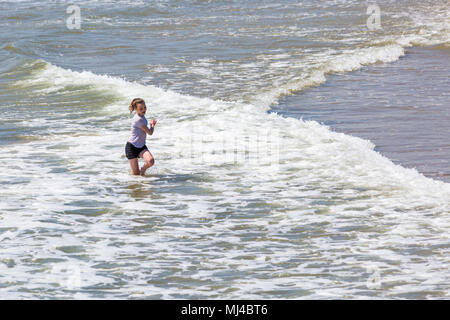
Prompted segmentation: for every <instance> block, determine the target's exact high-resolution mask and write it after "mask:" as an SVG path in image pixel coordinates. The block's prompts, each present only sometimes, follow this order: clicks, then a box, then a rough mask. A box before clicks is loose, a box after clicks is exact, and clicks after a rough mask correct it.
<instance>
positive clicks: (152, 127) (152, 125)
mask: <svg viewBox="0 0 450 320" xmlns="http://www.w3.org/2000/svg"><path fill="white" fill-rule="evenodd" d="M155 124H156V120H152V121H150V128H149V127H147V126H146V125H142V127H141V129H142V130H144V131H145V133H147V134H149V135H152V134H153V130H154V128H155Z"/></svg>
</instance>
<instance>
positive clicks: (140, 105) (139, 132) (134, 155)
mask: <svg viewBox="0 0 450 320" xmlns="http://www.w3.org/2000/svg"><path fill="white" fill-rule="evenodd" d="M128 108H129V109H130V113H133V111H136V114H135V115H134V117H133V119H132V121H131V137H130V139H129V140H128V141H127V144H126V146H125V155H126V156H127V158H128V160H129V161H130V167H131V172H132V174H133V175H139V174H140V175H141V176H143V175H145V171H146V170H147V169H148V168H150V167H151V166H153V164H154V163H155V159H154V158H153V155H152V154H151V153H150V151H149V150H148V148H147V146H146V145H145V139H146V137H147V133H148V134H149V135H152V134H153V131H154V128H155V125H156V120H154V119H153V120H151V121H150V128H149V127H147V125H148V121H147V119H146V118H145V112H146V111H147V106H146V105H145V101H144V100H143V99H141V98H135V99H133V101H131V103H130V106H129V107H128ZM138 158H143V159H144V160H145V164H144V165H143V166H142V168H141V169H140V170H139V162H138Z"/></svg>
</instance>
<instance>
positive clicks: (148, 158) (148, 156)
mask: <svg viewBox="0 0 450 320" xmlns="http://www.w3.org/2000/svg"><path fill="white" fill-rule="evenodd" d="M139 157H140V158H143V159H144V160H145V164H144V165H143V166H142V168H141V176H143V175H145V171H146V170H147V169H148V168H150V167H151V166H152V165H154V164H155V158H153V155H152V154H151V153H150V151H148V150H144V151H142V152H141V153H140V154H139Z"/></svg>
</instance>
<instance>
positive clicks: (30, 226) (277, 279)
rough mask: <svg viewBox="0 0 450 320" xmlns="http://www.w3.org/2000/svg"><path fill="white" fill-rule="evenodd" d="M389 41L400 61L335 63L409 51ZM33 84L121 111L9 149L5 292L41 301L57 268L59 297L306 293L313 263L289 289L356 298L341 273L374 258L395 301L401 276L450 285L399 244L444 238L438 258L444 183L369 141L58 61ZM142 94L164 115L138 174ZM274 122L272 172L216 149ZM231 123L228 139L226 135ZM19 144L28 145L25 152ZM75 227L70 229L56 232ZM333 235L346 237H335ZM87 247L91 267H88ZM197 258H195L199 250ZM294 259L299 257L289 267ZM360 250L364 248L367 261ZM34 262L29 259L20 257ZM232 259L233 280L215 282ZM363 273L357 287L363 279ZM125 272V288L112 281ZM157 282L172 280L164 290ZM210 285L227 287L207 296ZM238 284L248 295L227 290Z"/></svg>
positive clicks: (444, 226)
mask: <svg viewBox="0 0 450 320" xmlns="http://www.w3.org/2000/svg"><path fill="white" fill-rule="evenodd" d="M392 49H394V50H397V51H396V53H395V54H391V55H384V54H385V50H386V48H377V49H370V50H367V51H368V52H370V53H371V54H372V56H371V57H367V52H365V53H366V55H365V54H361V55H359V56H360V57H363V58H362V59H361V58H360V60H358V62H354V61H353V57H354V55H346V56H344V58H341V59H340V60H336V61H340V63H337V62H336V61H334V62H333V63H331V64H330V66H329V68H330V69H329V70H332V69H333V68H334V69H333V70H337V69H338V68H341V69H340V70H349V69H350V70H351V69H353V68H357V67H358V66H359V65H361V63H364V62H370V61H375V60H376V59H379V58H380V57H384V59H394V58H395V56H396V55H399V54H401V53H402V50H401V48H397V47H392V48H390V50H392ZM363 52H364V51H363ZM337 66H338V67H337ZM50 75H51V76H50ZM27 83H28V84H32V85H36V84H39V86H38V87H40V88H41V87H42V86H46V87H47V88H54V87H57V88H58V94H60V95H62V96H64V95H65V94H66V93H70V90H75V89H76V86H86V85H87V86H88V87H87V89H85V90H87V91H86V94H95V93H96V92H105V91H108V92H111V93H114V95H115V96H117V97H118V98H117V101H116V102H114V103H112V104H109V105H107V106H105V107H104V111H105V112H106V113H107V115H108V116H109V117H111V118H114V119H116V120H112V121H108V122H105V125H104V126H103V127H102V126H99V128H98V129H97V130H95V131H94V129H93V128H90V129H87V131H89V132H83V130H82V126H81V125H77V124H79V123H81V122H82V121H85V120H84V119H83V117H82V115H81V116H80V117H79V118H77V119H73V120H72V124H69V125H67V126H66V131H65V132H64V133H62V132H61V133H58V134H56V135H53V134H50V135H48V136H47V137H44V139H43V140H38V141H33V142H30V143H27V144H20V145H6V146H2V151H4V152H2V153H1V156H0V157H1V158H0V161H1V163H2V166H6V164H7V163H14V166H10V168H9V170H8V171H3V172H2V173H1V175H0V179H1V180H2V181H8V180H9V181H19V179H24V177H26V180H27V181H24V182H22V183H19V184H17V183H16V184H10V185H5V187H4V189H3V190H2V191H1V194H2V198H3V199H8V200H7V201H2V202H1V204H0V206H1V207H0V211H1V212H2V214H1V223H2V225H3V226H7V227H8V230H6V232H5V231H4V232H3V233H2V251H1V254H0V260H1V261H3V262H4V264H0V265H1V266H5V265H8V264H10V265H11V264H15V265H16V267H14V268H13V269H10V268H7V267H5V268H2V275H4V276H7V277H9V279H10V281H11V283H16V285H10V286H8V287H7V288H6V289H2V291H3V292H4V294H9V295H10V297H18V298H24V297H32V296H33V294H35V292H36V290H39V288H42V286H45V283H48V279H49V277H50V278H52V279H53V280H52V282H54V283H57V284H58V285H59V288H60V290H63V291H61V292H60V296H61V297H63V296H66V295H67V293H64V290H72V291H74V292H79V293H78V295H79V297H84V298H86V297H88V298H89V297H92V296H91V295H90V294H88V293H87V292H88V291H79V290H77V288H76V287H77V286H80V288H90V287H95V286H97V287H105V288H111V290H112V291H110V292H114V290H116V289H117V288H119V287H120V294H122V295H124V296H128V297H129V296H134V297H151V296H158V295H159V294H162V295H163V297H165V298H173V297H179V295H182V296H184V297H189V296H201V295H202V294H203V293H204V295H205V296H211V297H215V296H216V295H220V296H222V297H224V296H226V297H229V298H237V297H241V296H246V297H254V298H257V297H264V296H265V292H270V291H271V290H275V289H276V288H278V289H277V290H280V288H283V287H289V286H293V287H296V286H297V282H298V281H300V278H301V277H300V278H299V276H298V274H308V273H313V274H322V275H323V276H322V277H312V278H311V277H310V278H309V280H308V281H307V284H305V286H304V287H303V290H304V292H303V293H301V292H302V291H298V292H297V295H295V296H297V297H298V296H301V295H302V294H304V295H305V296H309V297H316V298H325V297H336V296H339V295H340V294H342V293H343V292H346V294H347V295H349V296H353V295H358V294H359V296H360V295H361V293H360V292H359V290H356V289H352V286H350V287H348V288H347V287H346V286H345V284H346V280H345V278H346V276H347V275H352V274H354V273H355V272H357V271H356V270H359V269H361V270H366V268H368V267H370V266H372V265H376V266H378V268H379V269H380V270H382V280H383V283H385V284H386V283H394V282H395V283H405V285H397V286H394V287H392V288H391V289H387V291H386V297H387V296H389V295H395V294H402V293H403V292H406V291H408V290H410V289H409V288H408V284H407V283H411V280H412V279H414V281H420V282H423V284H422V286H421V288H422V289H423V290H426V289H427V288H432V287H434V286H436V283H435V282H424V280H425V279H424V276H423V275H424V274H428V275H429V276H430V277H436V279H438V278H439V279H441V280H442V281H447V280H448V274H447V268H446V267H445V263H444V262H443V261H442V262H439V261H438V260H435V262H434V263H432V264H430V263H428V262H427V260H422V262H421V260H420V259H419V260H417V259H416V260H414V259H415V257H418V255H420V252H419V251H417V252H416V253H414V254H411V255H410V256H405V255H404V250H407V248H408V247H412V246H416V245H417V242H418V241H419V239H420V242H421V244H422V246H423V247H424V249H425V248H431V247H437V248H442V249H441V251H440V254H441V255H442V259H444V257H445V254H446V249H445V247H443V246H444V244H445V243H447V242H448V236H446V230H448V227H449V224H448V218H447V214H448V212H449V210H450V204H449V200H448V199H450V185H449V184H445V183H443V182H439V181H434V180H432V179H428V178H426V177H424V176H423V175H421V174H419V173H418V172H416V171H415V170H413V169H405V168H403V167H401V166H398V165H394V164H393V163H392V162H391V161H390V160H389V159H387V158H385V157H383V156H381V155H380V154H378V153H377V152H375V151H374V150H373V147H374V146H373V144H372V143H370V142H369V141H366V140H362V139H359V138H356V137H352V136H349V135H345V134H342V133H336V132H333V131H332V130H330V129H329V128H327V127H325V126H323V125H320V124H318V123H317V122H313V121H302V120H299V119H294V118H284V117H282V116H280V115H277V114H273V113H271V114H270V113H267V112H266V110H262V109H261V107H260V106H255V105H250V104H243V103H233V102H224V101H214V100H211V99H207V98H197V97H192V96H188V95H181V94H178V93H175V92H172V91H169V90H161V89H159V88H157V87H154V86H151V85H142V84H139V83H130V82H128V81H125V80H123V79H120V78H114V77H109V76H101V75H95V74H93V73H91V72H73V71H70V70H66V69H63V68H59V67H57V66H54V65H51V64H46V67H45V68H44V69H43V70H41V71H39V72H38V73H36V74H35V75H34V76H33V77H32V78H31V79H28V80H26V81H24V82H22V83H21V84H20V85H21V86H26V85H27ZM74 88H75V89H74ZM136 96H139V97H142V98H144V99H146V100H147V101H148V102H149V105H150V106H151V107H150V109H149V113H150V114H149V116H148V117H149V118H150V117H153V116H154V117H155V118H156V119H158V124H157V129H156V131H155V134H154V135H153V136H151V137H149V139H148V146H149V147H150V150H151V151H152V153H153V154H154V156H155V158H156V166H155V167H154V168H152V169H151V170H150V175H152V172H153V177H152V178H151V179H148V178H142V177H138V178H136V177H132V176H130V175H129V174H128V172H127V171H128V170H129V169H128V163H127V161H126V159H125V158H124V156H123V148H124V144H125V141H126V139H127V137H128V133H129V132H128V131H129V129H128V126H129V118H128V117H127V116H126V114H127V104H128V103H129V101H130V100H131V98H133V97H136ZM122 114H123V116H120V115H122ZM47 121H50V122H51V121H52V120H51V119H47ZM269 126H270V128H271V130H274V131H275V130H276V131H277V132H278V133H279V141H278V142H277V147H278V150H279V158H278V159H279V163H278V168H277V170H276V171H271V170H270V166H268V164H267V162H265V161H264V160H265V159H264V158H262V159H261V162H260V163H255V162H250V161H246V160H245V157H244V158H241V159H240V161H237V162H236V163H231V164H230V163H224V161H223V159H222V158H221V157H217V156H215V155H214V154H213V151H214V152H216V151H226V152H230V151H233V152H234V150H237V151H238V152H244V153H245V152H248V153H249V154H250V155H252V153H254V152H256V151H255V150H254V149H252V148H249V147H248V145H247V144H246V143H245V141H246V139H247V138H248V137H249V136H252V135H254V136H260V137H263V136H265V135H267V133H268V128H269ZM67 129H68V130H67ZM56 132H58V131H57V130H56ZM223 132H225V133H228V135H225V137H227V136H228V137H230V139H231V140H232V142H233V143H231V144H227V143H225V144H224V143H223V137H224V136H223V135H222V133H223ZM53 146H65V148H64V149H63V151H58V149H51V147H53ZM229 149H232V150H229ZM199 150H200V151H202V152H204V157H203V159H202V161H199V160H198V157H196V158H191V154H195V155H198V151H199ZM18 152H20V155H23V158H22V159H21V161H19V162H18V161H16V160H17V155H18V154H19V153H18ZM50 159H53V160H56V162H55V161H50ZM58 169H59V170H58ZM63 169H64V170H63ZM61 170H62V171H61ZM155 173H156V174H155ZM18 190H20V192H18ZM19 203H20V204H21V205H20V206H18V205H17V204H19ZM37 230H38V232H39V233H38V234H36V231H37ZM241 230H245V232H244V233H243V232H242V231H241ZM299 230H301V232H302V237H301V238H298V232H299ZM67 232H70V234H71V235H72V236H71V238H67V237H65V238H59V237H60V235H61V234H65V233H67ZM430 232H431V235H430ZM308 235H309V236H308ZM339 235H340V236H341V237H345V239H346V240H345V241H330V237H331V238H332V237H336V236H339ZM371 237H376V239H377V240H376V242H374V241H372V240H371ZM31 238H32V244H31V242H30V241H31ZM287 239H290V240H289V241H288V242H286V240H287ZM295 239H297V240H295ZM24 243H28V245H26V246H24V245H23V244H24ZM243 243H245V246H243ZM189 244H190V245H189ZM67 246H69V247H70V246H72V247H74V249H73V250H75V253H73V254H63V255H61V250H70V249H64V248H65V247H67ZM60 247H62V249H58V248H60ZM6 248H8V249H6ZM31 248H35V249H31ZM77 248H81V249H77ZM277 248H278V249H277ZM398 248H402V250H403V251H402V250H400V251H398ZM3 249H5V250H3ZM349 249H352V250H354V251H355V250H356V251H355V252H356V254H355V253H354V254H353V255H352V257H351V258H350V257H345V254H344V255H343V254H342V252H344V253H345V252H346V251H347V250H349ZM77 250H81V251H77ZM417 250H418V249H417ZM319 252H320V255H317V253H319ZM77 255H81V256H82V257H84V258H83V259H84V261H87V262H82V263H81V262H79V261H78V259H77V258H76V256H77ZM196 255H198V257H199V258H198V259H193V258H192V257H193V256H196ZM186 256H190V257H191V258H190V259H188V260H186ZM247 256H248V257H250V258H243V257H247ZM252 256H254V258H252ZM300 256H303V258H302V259H304V262H303V263H300V264H298V263H294V264H292V262H290V261H291V260H292V259H294V258H295V257H300ZM358 256H359V257H362V258H361V259H359V258H358ZM308 257H309V258H308ZM363 257H367V258H369V257H370V263H369V262H367V261H366V260H365V258H363ZM8 259H9V260H8ZM24 259H25V260H26V259H29V261H30V262H29V263H23V262H20V261H24ZM248 259H250V260H248ZM439 259H440V258H439ZM46 261H48V262H46ZM42 264H46V265H48V266H49V267H48V268H47V269H46V270H45V271H43V272H41V273H37V274H34V275H33V279H34V280H33V281H31V282H30V285H29V287H28V289H29V292H28V293H19V291H17V290H16V288H17V286H21V285H22V286H23V284H21V281H22V280H23V279H24V278H27V276H26V275H27V274H29V273H30V272H31V271H32V270H33V269H34V268H36V267H37V266H42ZM291 264H292V266H291V267H289V266H290V265H291ZM199 266H200V267H199ZM411 266H413V267H412V268H411ZM230 269H233V270H235V271H236V273H235V274H236V275H234V276H233V275H232V276H231V278H228V281H227V285H221V284H220V283H221V281H223V279H224V278H223V277H224V276H225V277H226V275H227V274H228V272H229V270H230ZM256 269H262V270H266V271H264V273H260V276H259V278H258V280H257V281H254V280H251V279H250V280H245V281H244V280H242V279H244V278H245V276H244V275H245V274H254V273H255V270H256ZM67 270H69V271H67ZM74 272H75V275H74ZM365 272H366V271H361V274H362V275H361V280H360V282H361V284H362V285H365V283H366V281H367V277H368V276H369V275H364V274H365ZM78 276H79V277H81V278H80V280H78V278H77V277H78ZM123 277H126V278H127V279H128V280H127V281H128V283H127V285H126V286H121V285H120V284H118V283H117V281H116V279H122V278H123ZM171 277H174V279H178V280H176V281H177V283H178V284H177V285H175V286H171V285H170V283H171V282H170V281H171V280H170V279H171ZM159 278H163V279H166V280H165V283H166V285H165V287H164V290H161V287H160V284H158V280H157V279H159ZM331 279H334V280H331ZM336 282H339V283H341V284H342V285H341V287H340V288H339V289H333V286H332V283H336ZM183 283H185V284H183ZM214 283H218V284H217V287H216V288H215V289H214V290H211V286H212V285H213V284H214ZM302 283H304V281H303V280H302ZM189 284H192V285H189ZM230 287H234V288H238V289H237V290H236V291H231V292H228V291H227V289H228V288H230ZM326 287H328V288H326ZM74 288H75V289H74ZM324 288H326V289H324ZM346 288H347V289H346ZM353 288H354V286H353ZM297 290H300V289H299V288H298V289H297ZM83 292H84V293H83Z"/></svg>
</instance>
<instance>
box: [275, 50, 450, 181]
mask: <svg viewBox="0 0 450 320" xmlns="http://www.w3.org/2000/svg"><path fill="white" fill-rule="evenodd" d="M448 61H450V51H449V49H448V48H443V47H426V48H411V49H407V50H406V55H405V56H403V57H401V58H400V60H399V61H396V62H394V63H388V64H376V65H373V66H367V67H364V68H362V69H360V70H358V71H355V72H351V73H347V74H336V75H332V76H329V77H328V79H327V82H326V83H325V84H323V85H321V86H318V87H314V88H310V89H308V90H305V91H304V92H302V93H300V94H297V95H292V96H286V97H284V98H283V99H281V100H280V101H279V103H278V104H277V105H276V106H273V107H272V109H271V111H272V112H278V113H280V114H282V115H285V116H289V117H296V118H302V119H304V120H315V121H318V122H320V123H323V124H325V125H328V126H330V127H331V128H332V129H333V130H336V131H339V132H344V133H347V134H351V135H354V136H357V137H361V138H364V139H369V140H370V141H372V142H373V143H374V144H375V145H376V147H375V150H376V151H378V152H380V153H382V154H383V155H384V156H386V157H388V158H389V159H391V160H392V161H393V162H394V163H397V164H401V165H402V166H404V167H408V168H416V169H417V170H418V171H419V172H421V173H423V174H424V175H426V176H427V177H431V178H433V179H438V180H442V181H445V182H450V164H449V160H450V143H449V139H448V138H449V137H450V127H449V125H448V124H449V123H450V112H449V105H448V102H449V101H450V98H449V93H448V91H446V90H443V89H444V88H450V81H449V77H448V75H449V74H450V64H449V63H448Z"/></svg>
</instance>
